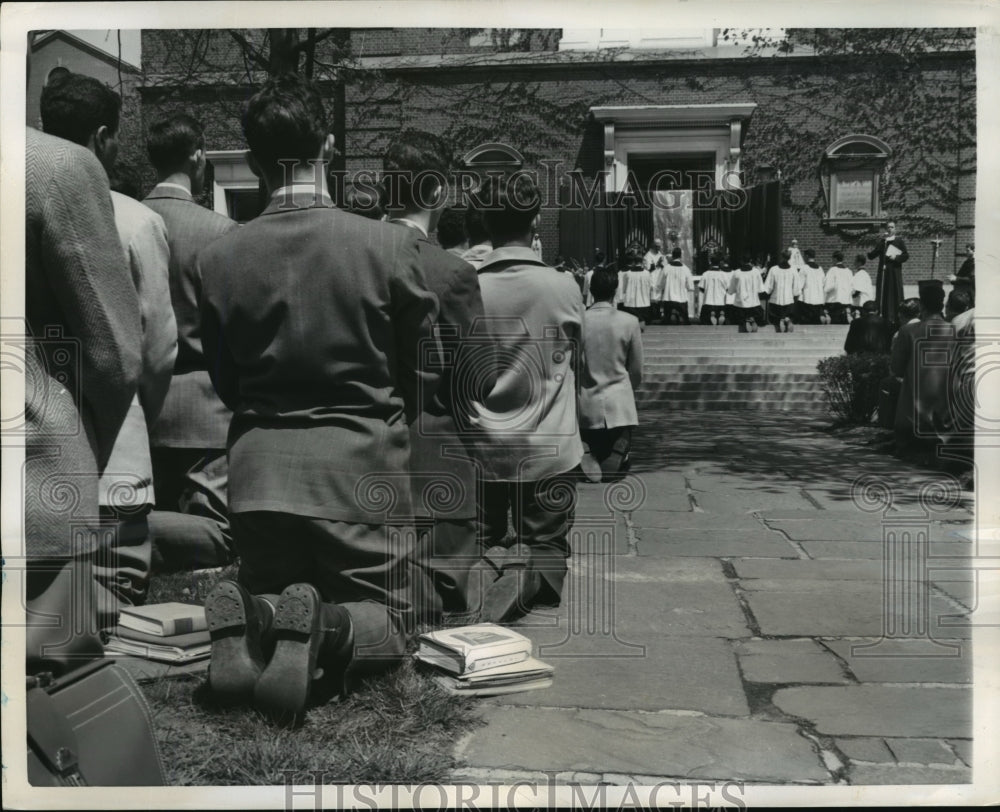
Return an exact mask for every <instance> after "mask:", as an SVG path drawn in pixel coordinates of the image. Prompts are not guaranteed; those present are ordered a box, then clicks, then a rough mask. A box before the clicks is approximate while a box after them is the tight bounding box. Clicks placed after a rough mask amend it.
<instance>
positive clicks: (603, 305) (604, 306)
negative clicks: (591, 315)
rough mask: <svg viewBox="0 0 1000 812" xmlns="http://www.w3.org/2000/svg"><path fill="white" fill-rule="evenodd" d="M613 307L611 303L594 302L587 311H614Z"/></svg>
mask: <svg viewBox="0 0 1000 812" xmlns="http://www.w3.org/2000/svg"><path fill="white" fill-rule="evenodd" d="M615 309H616V308H615V306H614V305H613V304H611V302H607V301H604V302H594V303H593V304H592V305H591V306H590V307H588V308H587V310H615Z"/></svg>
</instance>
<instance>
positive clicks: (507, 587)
mask: <svg viewBox="0 0 1000 812" xmlns="http://www.w3.org/2000/svg"><path fill="white" fill-rule="evenodd" d="M541 585H542V578H541V576H540V575H539V574H538V573H537V572H535V570H534V569H532V567H531V565H530V564H529V565H528V566H524V565H521V564H515V565H511V566H508V567H505V568H504V570H503V573H502V574H501V575H500V577H499V578H498V579H497V580H495V581H494V582H493V583H492V584H490V585H489V586H487V587H486V590H485V591H484V593H483V611H482V622H484V623H505V622H509V621H512V620H517V619H518V618H520V617H524V616H525V615H526V614H528V612H530V611H531V606H532V603H533V601H534V598H535V596H536V595H537V594H538V591H539V589H540V588H541Z"/></svg>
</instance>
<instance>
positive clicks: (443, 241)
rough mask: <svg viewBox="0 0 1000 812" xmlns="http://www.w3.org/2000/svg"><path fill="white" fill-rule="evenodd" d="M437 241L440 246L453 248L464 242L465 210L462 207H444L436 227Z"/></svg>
mask: <svg viewBox="0 0 1000 812" xmlns="http://www.w3.org/2000/svg"><path fill="white" fill-rule="evenodd" d="M437 238H438V243H439V244H440V245H441V247H442V248H454V247H455V246H456V245H461V244H462V243H463V242H465V212H464V211H462V209H455V208H451V209H445V210H444V211H443V212H441V219H440V220H439V221H438V227H437Z"/></svg>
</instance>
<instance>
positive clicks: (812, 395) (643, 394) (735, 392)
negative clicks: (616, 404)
mask: <svg viewBox="0 0 1000 812" xmlns="http://www.w3.org/2000/svg"><path fill="white" fill-rule="evenodd" d="M635 397H636V400H637V401H638V400H642V401H643V402H646V401H649V400H662V401H674V400H725V401H774V400H802V401H805V400H814V399H816V398H817V397H820V398H822V392H817V391H805V390H787V389H780V390H762V389H714V390H705V389H701V390H698V389H692V390H677V389H669V390H655V389H640V390H639V391H638V392H636V393H635Z"/></svg>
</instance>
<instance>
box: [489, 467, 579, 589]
mask: <svg viewBox="0 0 1000 812" xmlns="http://www.w3.org/2000/svg"><path fill="white" fill-rule="evenodd" d="M480 485H481V487H480V491H479V497H480V498H479V505H478V508H479V538H480V544H481V545H482V549H483V550H487V549H489V548H490V547H493V546H494V545H496V544H497V543H498V542H500V540H501V539H503V538H504V536H506V535H507V528H508V515H509V516H510V517H511V520H512V521H513V524H514V533H515V534H516V536H517V541H518V542H520V543H522V544H525V545H527V546H528V547H529V548H530V550H531V562H530V566H531V567H532V569H534V570H535V571H536V572H537V573H538V574H539V575H541V577H542V586H541V590H540V592H539V595H538V598H539V602H542V603H553V604H557V603H558V602H559V600H560V598H561V595H562V586H563V581H564V580H565V578H566V559H567V558H568V557H569V540H568V538H567V537H568V535H569V531H570V528H571V527H572V526H573V514H574V510H575V507H576V475H575V473H574V472H569V471H568V472H566V473H563V474H557V475H555V476H551V477H546V478H545V479H540V480H536V481H532V482H488V481H484V482H481V483H480Z"/></svg>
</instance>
